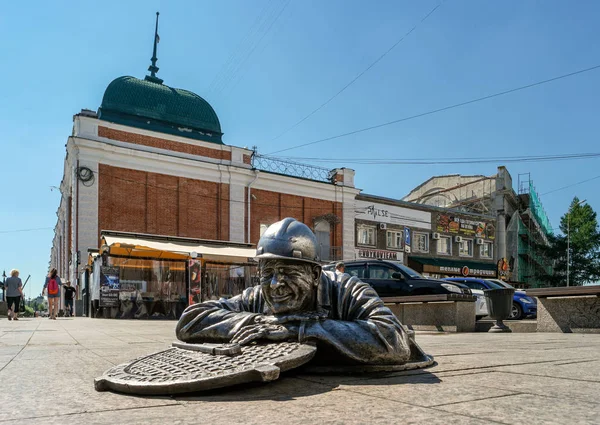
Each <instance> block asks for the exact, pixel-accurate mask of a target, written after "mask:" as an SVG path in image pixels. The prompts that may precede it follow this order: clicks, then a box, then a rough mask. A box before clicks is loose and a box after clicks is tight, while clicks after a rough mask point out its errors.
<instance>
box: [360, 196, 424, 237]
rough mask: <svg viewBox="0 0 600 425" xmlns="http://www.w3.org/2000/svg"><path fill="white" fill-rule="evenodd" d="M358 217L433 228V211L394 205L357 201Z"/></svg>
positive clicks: (420, 227)
mask: <svg viewBox="0 0 600 425" xmlns="http://www.w3.org/2000/svg"><path fill="white" fill-rule="evenodd" d="M356 219H358V220H366V221H375V222H377V223H387V224H398V225H402V226H409V227H416V228H419V229H427V230H430V229H431V213H430V212H427V211H419V210H413V209H410V208H403V207H397V206H394V205H386V204H377V203H374V202H366V201H361V200H357V201H356Z"/></svg>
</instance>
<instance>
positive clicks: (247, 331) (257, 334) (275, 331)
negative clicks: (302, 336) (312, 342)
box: [230, 324, 298, 345]
mask: <svg viewBox="0 0 600 425" xmlns="http://www.w3.org/2000/svg"><path fill="white" fill-rule="evenodd" d="M260 339H266V340H268V341H287V340H290V339H298V331H297V329H296V328H295V327H286V326H281V325H268V324H256V325H250V326H245V327H243V328H242V329H240V330H239V331H238V332H237V333H236V334H235V335H234V336H233V338H231V341H230V342H232V343H236V344H239V345H248V344H250V343H251V342H252V341H258V340H260Z"/></svg>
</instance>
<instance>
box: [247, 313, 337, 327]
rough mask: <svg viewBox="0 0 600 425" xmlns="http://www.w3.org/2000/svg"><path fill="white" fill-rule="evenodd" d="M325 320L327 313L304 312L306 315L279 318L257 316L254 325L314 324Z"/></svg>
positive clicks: (296, 314)
mask: <svg viewBox="0 0 600 425" xmlns="http://www.w3.org/2000/svg"><path fill="white" fill-rule="evenodd" d="M326 318H327V313H324V312H316V311H311V312H306V313H293V314H287V315H281V316H257V317H255V318H254V322H255V323H259V324H262V323H264V324H268V325H283V324H285V323H292V322H315V321H318V320H323V319H326Z"/></svg>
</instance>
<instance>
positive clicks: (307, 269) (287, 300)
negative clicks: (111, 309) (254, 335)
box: [256, 218, 321, 314]
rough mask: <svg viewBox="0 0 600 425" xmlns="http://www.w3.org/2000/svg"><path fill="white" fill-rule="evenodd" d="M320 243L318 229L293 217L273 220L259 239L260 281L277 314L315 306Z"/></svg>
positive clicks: (257, 256)
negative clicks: (273, 222)
mask: <svg viewBox="0 0 600 425" xmlns="http://www.w3.org/2000/svg"><path fill="white" fill-rule="evenodd" d="M317 247H318V244H317V238H316V237H315V235H314V233H313V232H312V231H311V230H310V229H309V228H308V226H306V225H305V224H304V223H300V222H299V221H297V220H295V219H293V218H285V219H283V220H281V221H279V222H277V223H275V224H272V225H271V226H269V228H268V229H267V230H266V231H265V233H264V234H263V235H262V237H261V238H260V241H258V246H257V247H256V254H257V255H256V258H257V259H258V260H259V272H260V283H261V285H262V289H263V296H264V297H265V301H266V303H267V304H268V305H269V307H270V308H271V311H272V312H273V313H274V314H289V313H299V312H302V311H310V310H313V309H314V307H315V302H316V296H317V287H318V285H319V281H320V277H321V266H320V263H319V257H318V255H317Z"/></svg>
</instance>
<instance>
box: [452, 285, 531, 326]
mask: <svg viewBox="0 0 600 425" xmlns="http://www.w3.org/2000/svg"><path fill="white" fill-rule="evenodd" d="M444 280H447V281H450V282H458V283H464V284H465V285H467V286H468V287H469V288H471V290H473V289H480V290H485V289H500V288H512V286H510V285H509V284H508V283H506V282H503V281H501V280H500V281H498V279H479V278H475V277H448V278H445V279H444ZM513 289H514V288H513ZM535 316H537V300H536V299H535V298H532V297H530V296H528V295H527V294H526V293H525V292H524V291H519V290H515V293H514V295H513V304H512V310H511V313H510V317H509V319H512V320H521V319H523V318H525V317H535Z"/></svg>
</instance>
